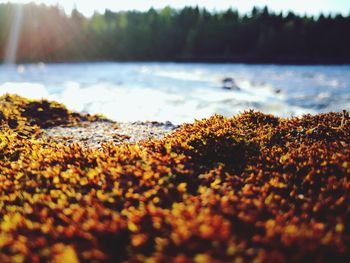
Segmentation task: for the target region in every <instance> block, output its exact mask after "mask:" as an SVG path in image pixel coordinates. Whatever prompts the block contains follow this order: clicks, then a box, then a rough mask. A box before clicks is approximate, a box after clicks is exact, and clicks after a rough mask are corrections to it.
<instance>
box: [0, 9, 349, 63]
mask: <svg viewBox="0 0 350 263" xmlns="http://www.w3.org/2000/svg"><path fill="white" fill-rule="evenodd" d="M18 8H22V10H23V12H22V13H23V23H22V26H21V31H20V38H19V44H18V45H19V47H18V52H17V61H18V62H38V61H43V62H62V61H102V60H103V61H106V60H108V61H208V62H247V63H256V62H259V63H264V62H273V63H349V62H350V14H349V15H348V16H347V17H344V16H342V15H340V14H339V15H333V16H331V15H327V16H325V15H322V14H321V15H320V16H318V17H313V16H306V15H305V16H299V15H295V14H294V13H292V12H289V13H288V14H282V13H275V12H271V11H270V10H269V9H268V8H267V7H265V8H257V7H254V8H253V9H252V11H251V12H249V13H247V14H240V13H239V12H238V11H236V10H234V9H228V10H226V11H221V12H209V11H208V10H206V9H203V8H198V7H185V8H183V9H181V10H177V9H173V8H170V7H166V8H164V9H162V10H155V9H153V8H151V9H149V10H148V11H147V12H139V11H123V12H112V11H110V10H106V11H105V13H104V14H99V13H95V14H94V15H93V16H92V17H85V16H83V15H82V14H81V13H79V12H78V11H77V10H73V11H72V13H71V14H69V15H67V14H66V13H65V12H64V11H63V10H62V9H61V8H60V7H58V6H46V5H36V4H25V5H19V4H0V56H1V59H4V57H5V53H6V48H7V43H8V38H9V35H10V31H11V25H13V18H14V17H15V12H16V10H18ZM349 11H350V10H349Z"/></svg>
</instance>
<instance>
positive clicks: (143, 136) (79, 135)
mask: <svg viewBox="0 0 350 263" xmlns="http://www.w3.org/2000/svg"><path fill="white" fill-rule="evenodd" d="M176 128H177V126H175V125H173V124H172V123H171V122H165V123H159V122H108V121H97V122H81V123H79V124H78V125H76V126H72V127H71V126H56V127H52V128H48V129H45V130H44V132H43V137H44V138H46V139H49V140H53V141H55V142H58V143H62V144H65V145H69V144H74V143H77V144H79V145H81V146H83V147H93V148H100V147H101V145H102V144H103V143H106V142H113V143H115V144H121V143H125V142H126V143H136V142H139V141H142V140H149V139H154V138H156V139H159V138H162V137H164V136H165V135H167V134H169V133H171V132H172V131H174V130H175V129H176Z"/></svg>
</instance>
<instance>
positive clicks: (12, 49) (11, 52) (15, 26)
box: [5, 5, 23, 65]
mask: <svg viewBox="0 0 350 263" xmlns="http://www.w3.org/2000/svg"><path fill="white" fill-rule="evenodd" d="M22 20H23V6H22V5H17V6H16V7H15V11H14V15H13V19H12V24H11V31H10V35H9V39H8V42H7V48H6V53H5V64H7V65H13V64H15V63H16V57H17V50H18V43H19V39H20V34H21V29H22Z"/></svg>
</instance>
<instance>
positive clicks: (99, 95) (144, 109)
mask: <svg viewBox="0 0 350 263" xmlns="http://www.w3.org/2000/svg"><path fill="white" fill-rule="evenodd" d="M128 2H130V3H125V1H113V2H112V1H107V0H99V1H97V0H96V1H94V0H91V1H83V0H80V1H69V0H65V1H54V0H52V1H51V0H47V1H44V0H42V1H34V2H30V3H28V2H27V1H10V2H5V1H0V60H1V61H2V65H1V66H0V95H1V94H4V93H16V94H19V95H22V96H25V97H28V98H47V99H53V100H56V101H59V102H62V103H64V104H66V106H67V107H68V108H70V109H72V110H76V111H80V112H88V113H101V114H104V115H106V116H107V117H109V118H112V119H114V120H117V121H137V120H141V121H142V120H152V121H168V120H169V121H172V122H174V123H176V124H180V123H183V122H192V121H193V120H194V119H201V118H204V117H209V116H210V115H212V114H215V113H219V114H223V115H225V116H231V115H233V114H236V113H239V112H242V111H244V110H248V109H256V110H259V111H262V112H265V113H273V114H275V115H278V116H285V117H286V116H287V117H288V116H295V115H301V114H305V113H313V114H314V113H319V112H327V111H340V110H342V109H349V108H350V1H348V0H333V1H332V0H319V1H314V0H310V1H307V2H306V1H302V0H294V1H277V0H265V1H261V0H260V1H259V0H257V1H253V0H248V1H247V0H236V1H182V0H179V1H176V2H175V1H166V0H160V1H156V0H143V1H141V0H135V1H128Z"/></svg>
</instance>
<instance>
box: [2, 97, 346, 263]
mask: <svg viewBox="0 0 350 263" xmlns="http://www.w3.org/2000/svg"><path fill="white" fill-rule="evenodd" d="M0 113H1V114H0V120H1V131H0V261H1V262H24V261H26V262H45V261H48V260H50V261H52V262H79V261H82V262H84V261H89V262H90V261H94V262H100V261H111V262H119V261H130V262H144V261H146V260H148V261H147V262H160V261H162V262H164V261H174V262H193V261H194V262H215V261H221V262H227V261H230V262H232V261H233V262H287V261H288V262H348V261H349V260H350V246H349V240H350V207H349V202H350V194H349V193H350V191H349V190H350V161H349V156H350V147H349V143H350V134H349V133H350V123H349V122H348V120H347V119H348V115H347V114H346V113H344V114H340V113H328V114H322V115H317V116H310V115H306V116H303V117H302V118H292V119H280V118H276V117H273V116H271V115H265V114H262V113H258V112H252V111H250V112H245V113H243V114H241V115H238V116H235V117H232V118H224V117H222V116H218V115H216V116H213V117H211V118H209V119H205V120H202V121H196V122H195V123H193V124H185V125H182V126H181V127H180V128H179V129H178V130H176V131H175V132H174V133H173V134H171V135H169V136H167V137H165V138H164V139H162V140H155V141H147V142H142V143H139V144H137V145H130V144H123V145H117V146H116V145H113V144H106V145H104V147H103V149H102V150H94V149H83V148H81V147H79V146H78V145H72V146H63V145H58V144H56V143H54V142H49V141H43V140H40V139H39V138H40V133H41V131H42V128H45V127H50V126H53V125H58V124H65V125H71V124H74V123H76V122H79V121H80V120H82V119H84V120H96V119H98V118H99V117H94V116H82V115H80V114H76V113H72V112H70V111H67V110H66V109H65V108H64V107H63V106H62V105H60V104H57V103H52V102H47V101H28V100H26V99H23V98H20V97H17V96H8V95H7V96H4V97H1V98H0Z"/></svg>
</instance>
